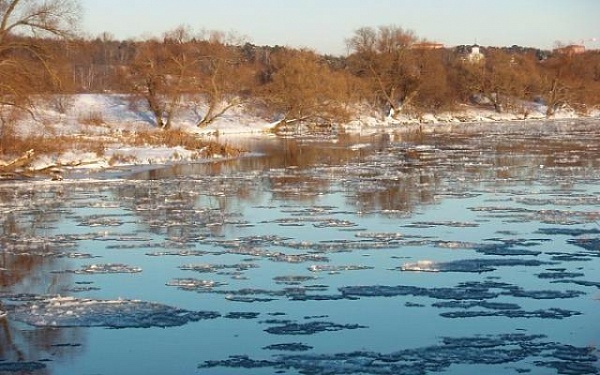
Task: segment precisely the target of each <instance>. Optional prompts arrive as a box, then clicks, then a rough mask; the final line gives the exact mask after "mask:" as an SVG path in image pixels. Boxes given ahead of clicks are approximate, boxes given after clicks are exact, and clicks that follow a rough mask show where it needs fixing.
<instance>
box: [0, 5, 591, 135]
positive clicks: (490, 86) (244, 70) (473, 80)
mask: <svg viewBox="0 0 600 375" xmlns="http://www.w3.org/2000/svg"><path fill="white" fill-rule="evenodd" d="M25 3H27V4H29V5H30V6H31V7H33V8H31V7H30V8H26V7H23V4H25ZM32 4H33V5H32ZM36 7H37V8H36ZM53 7H54V8H53ZM34 8H35V9H34ZM76 14H77V11H76V2H75V1H71V0H48V1H45V2H39V3H38V2H35V1H30V2H20V1H19V0H0V16H2V19H1V23H0V106H1V107H2V110H1V111H0V120H1V121H2V124H4V123H5V122H6V121H10V120H11V118H12V117H11V116H13V115H14V113H15V112H18V111H17V110H19V111H22V110H25V111H27V110H28V108H30V107H29V106H30V105H31V103H32V100H31V99H32V98H33V97H40V96H44V95H48V96H52V97H53V98H55V101H56V104H57V105H58V106H59V107H60V105H61V102H60V100H59V98H61V97H67V96H68V95H72V94H76V93H121V94H128V95H129V97H130V98H131V100H132V105H133V104H135V105H144V106H145V108H147V109H148V110H149V111H150V112H151V114H152V116H153V120H154V122H155V124H156V126H157V127H159V128H163V129H168V128H170V127H171V126H172V123H173V118H174V116H175V114H176V113H177V111H178V110H180V109H181V107H182V106H184V105H186V106H190V105H191V106H193V109H194V110H197V111H198V123H197V125H198V126H205V125H207V124H210V123H211V122H212V121H214V119H216V118H218V117H219V116H220V115H222V114H223V113H225V112H226V111H228V110H229V109H231V108H232V107H235V106H238V105H244V106H245V108H247V109H248V110H252V111H256V112H258V113H260V114H262V115H264V116H269V117H272V118H278V119H279V120H280V121H281V122H282V123H294V122H298V121H302V122H305V123H311V124H315V125H323V124H324V125H327V124H331V123H335V122H343V121H346V120H348V119H350V118H352V116H353V115H355V114H356V111H357V109H358V108H360V110H369V111H373V112H376V113H379V114H382V115H387V114H391V115H397V114H400V113H409V114H413V115H419V114H423V113H438V112H441V111H446V110H452V109H454V108H456V107H457V106H458V105H460V104H463V103H469V102H471V101H473V100H474V98H476V99H477V101H478V102H479V103H487V104H488V105H490V106H493V108H495V109H496V110H497V111H499V112H501V111H505V110H513V111H515V110H516V111H519V110H521V111H527V109H526V108H525V107H523V106H522V103H523V102H524V101H527V102H539V103H544V104H546V105H547V108H548V114H552V112H553V111H554V110H556V109H557V108H560V107H561V106H570V107H572V108H574V109H575V110H577V111H580V112H586V111H587V110H589V109H590V108H592V107H594V106H598V105H600V52H599V51H587V52H584V53H578V54H570V53H559V52H551V51H540V50H536V49H531V48H521V47H518V46H514V47H511V48H496V47H485V48H483V47H482V48H481V52H482V58H478V59H471V58H470V55H469V53H470V52H471V46H459V47H454V48H443V47H442V48H440V46H439V45H436V44H434V43H429V42H427V41H426V40H424V39H422V38H420V37H418V36H417V35H416V34H415V33H414V32H413V31H411V30H406V29H403V28H402V27H399V26H381V27H377V28H373V27H364V28H360V29H358V30H356V31H355V32H354V33H353V34H352V35H350V36H349V37H348V39H347V40H346V43H347V46H348V51H349V53H348V54H347V56H330V55H323V54H318V53H316V52H315V51H312V50H309V49H297V48H290V47H282V46H256V45H253V44H250V43H247V42H245V41H244V40H243V39H242V38H239V37H237V36H235V35H232V34H230V33H223V32H219V31H200V32H197V31H194V30H192V29H191V28H189V27H184V26H180V27H177V28H175V29H173V30H171V31H169V32H166V33H165V34H164V35H162V36H160V37H153V38H146V39H143V40H116V39H115V38H114V37H112V36H111V35H110V34H109V33H104V34H102V35H99V36H98V37H95V38H82V37H78V36H77V35H76V34H74V33H72V32H70V31H72V27H71V25H72V23H73V22H74V21H75V18H76V17H75V15H76ZM57 98H58V99H57ZM482 98H483V100H482Z"/></svg>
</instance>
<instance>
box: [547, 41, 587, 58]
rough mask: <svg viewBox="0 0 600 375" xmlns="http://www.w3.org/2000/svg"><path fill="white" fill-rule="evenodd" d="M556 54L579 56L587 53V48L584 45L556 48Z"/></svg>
mask: <svg viewBox="0 0 600 375" xmlns="http://www.w3.org/2000/svg"><path fill="white" fill-rule="evenodd" d="M554 52H556V53H559V54H561V55H568V56H573V55H579V54H582V53H584V52H585V46H584V45H582V44H570V45H568V46H565V47H561V48H556V49H555V50H554Z"/></svg>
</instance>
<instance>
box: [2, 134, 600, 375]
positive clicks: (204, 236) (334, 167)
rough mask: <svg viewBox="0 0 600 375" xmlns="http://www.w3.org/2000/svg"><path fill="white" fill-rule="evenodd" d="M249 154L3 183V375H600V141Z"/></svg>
mask: <svg viewBox="0 0 600 375" xmlns="http://www.w3.org/2000/svg"><path fill="white" fill-rule="evenodd" d="M596 125H600V124H596ZM229 142H232V143H236V145H238V146H241V147H245V148H247V149H251V150H253V153H252V154H249V155H247V156H245V157H242V158H239V159H236V160H226V161H221V162H215V163H198V164H188V165H176V166H167V167H155V168H152V169H150V168H147V169H146V170H144V171H131V172H123V171H120V172H119V173H118V174H111V173H106V174H104V175H101V176H94V177H93V178H85V179H67V180H65V181H62V182H47V181H27V182H6V183H3V184H2V185H0V212H1V214H2V216H1V218H0V224H1V225H2V226H1V227H0V233H1V234H2V236H1V239H0V301H1V305H0V306H1V309H2V310H3V311H6V313H7V315H6V316H5V317H4V318H0V373H32V374H61V375H62V374H90V375H91V374H136V373H139V374H273V373H281V374H424V373H431V372H435V373H444V374H467V373H482V372H484V371H487V372H489V373H494V374H514V373H529V374H557V373H559V374H598V373H600V367H599V365H598V355H599V353H598V347H597V345H598V340H599V339H600V313H599V311H600V291H599V288H600V276H599V275H600V272H599V271H600V225H599V223H600V185H599V181H600V131H597V130H595V128H594V126H589V124H588V126H586V127H584V128H580V127H577V126H573V127H568V128H567V129H566V130H561V131H560V132H552V131H547V132H544V131H540V132H522V131H502V132H495V133H493V134H492V133H482V134H457V133H455V134H422V133H420V134H417V135H415V134H412V135H410V134H409V135H407V134H394V133H390V134H387V133H386V134H379V133H374V134H371V135H364V136H351V135H341V136H337V137H329V136H322V137H318V136H314V137H290V138H277V137H273V138H264V137H263V138H255V139H251V138H245V139H243V140H240V139H237V140H235V139H234V140H230V141H229ZM117 175H118V176H117Z"/></svg>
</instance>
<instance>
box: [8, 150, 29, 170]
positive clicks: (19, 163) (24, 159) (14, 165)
mask: <svg viewBox="0 0 600 375" xmlns="http://www.w3.org/2000/svg"><path fill="white" fill-rule="evenodd" d="M34 155H35V153H34V152H33V150H29V151H27V152H26V153H24V154H23V155H21V156H19V157H18V158H16V159H13V160H11V161H9V162H5V161H2V160H0V173H6V172H15V171H16V170H17V169H19V168H23V167H26V166H28V165H29V164H31V162H32V161H33V157H34Z"/></svg>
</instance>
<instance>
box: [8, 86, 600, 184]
mask: <svg viewBox="0 0 600 375" xmlns="http://www.w3.org/2000/svg"><path fill="white" fill-rule="evenodd" d="M61 103H62V104H61V105H60V106H58V105H57V103H56V100H55V101H52V100H46V101H44V102H43V104H40V105H39V106H38V107H37V109H36V112H35V113H34V114H33V115H32V116H27V117H23V118H21V119H20V120H18V121H17V122H16V125H15V126H14V127H13V128H12V129H11V131H13V132H14V133H15V135H16V136H18V137H34V138H35V139H36V140H40V144H35V143H34V146H33V147H32V149H33V152H34V153H35V154H34V155H30V156H31V160H30V162H29V163H27V164H26V165H18V166H17V167H18V169H17V168H15V169H12V170H11V169H6V168H5V169H6V170H2V169H1V168H0V175H3V176H4V179H12V178H15V177H25V178H28V177H30V176H37V177H41V178H52V179H62V178H63V177H64V176H66V175H69V176H78V177H82V176H85V175H86V173H89V172H94V173H97V172H99V171H110V170H112V171H115V170H116V171H118V170H131V169H132V168H133V169H135V170H138V169H140V168H142V167H152V166H156V165H167V164H178V163H193V162H196V163H197V162H202V161H211V160H222V159H225V158H231V157H236V156H237V155H239V153H240V152H244V151H252V150H241V149H238V148H236V147H232V146H230V144H229V142H231V139H232V138H235V137H248V136H253V137H256V136H259V137H272V136H275V135H274V128H275V126H276V125H277V124H278V122H277V121H273V119H264V118H261V117H259V116H256V115H253V114H250V113H249V112H248V111H246V110H245V109H244V108H243V107H236V108H233V109H232V110H230V111H229V112H227V113H225V114H224V115H223V116H221V117H220V118H218V119H217V120H216V121H215V122H213V123H212V124H210V125H208V126H206V127H202V128H199V127H197V126H196V123H197V121H198V118H197V117H198V113H199V111H201V110H202V109H201V108H197V107H188V108H185V110H182V111H180V112H179V113H178V114H177V116H176V117H175V119H174V121H173V123H174V128H175V129H174V130H173V131H172V132H170V133H165V132H164V131H160V130H157V129H155V127H154V126H153V124H152V121H151V120H150V119H151V116H150V115H149V113H147V112H144V111H143V110H140V109H139V108H138V109H136V108H134V107H132V106H131V103H130V102H129V100H128V98H127V97H126V96H124V95H117V94H82V95H75V96H71V97H67V98H65V97H63V98H61ZM542 111H543V108H537V107H536V108H531V109H530V111H529V112H527V114H524V113H521V114H519V113H502V114H499V113H496V112H495V111H493V110H491V109H489V108H484V107H474V106H463V107H462V108H460V110H457V111H456V112H452V113H442V114H438V115H433V114H423V115H419V116H408V115H399V116H395V117H394V118H392V117H378V116H377V115H376V114H367V115H361V116H359V117H358V118H357V119H355V120H352V121H350V122H348V123H346V124H343V125H340V126H336V127H335V128H333V129H330V130H329V131H332V132H333V133H334V135H335V134H337V133H340V132H343V133H350V134H357V135H369V134H377V133H388V134H395V135H407V134H416V133H423V134H438V133H439V134H444V133H446V134H447V133H457V134H473V135H477V134H507V133H518V134H532V135H550V134H560V133H563V132H567V131H568V132H572V131H574V130H575V131H580V130H581V131H591V130H594V129H597V128H599V125H600V111H591V112H590V113H589V116H586V117H582V116H580V115H577V114H576V113H575V112H573V111H571V110H569V109H564V110H561V111H558V112H556V113H555V114H554V115H553V116H552V117H549V118H548V117H546V116H545V115H542ZM364 112H367V111H364ZM309 131H310V130H308V129H304V128H302V127H296V128H294V129H291V131H290V132H289V133H287V134H286V136H305V135H306V134H308V132H309ZM183 138H189V139H190V140H189V141H185V142H184V140H183ZM42 142H50V143H56V142H62V144H61V145H60V146H58V147H57V146H56V145H54V146H55V148H54V149H53V150H52V151H49V152H42V151H41V150H39V149H38V150H36V147H38V146H40V145H41V143H42ZM38 148H39V147H38ZM20 157H22V155H14V158H17V159H18V158H20ZM14 158H13V159H8V160H6V158H5V160H3V164H4V165H5V166H6V165H8V164H10V163H11V162H12V161H14V160H16V159H14ZM12 172H18V173H16V174H14V173H12Z"/></svg>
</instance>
